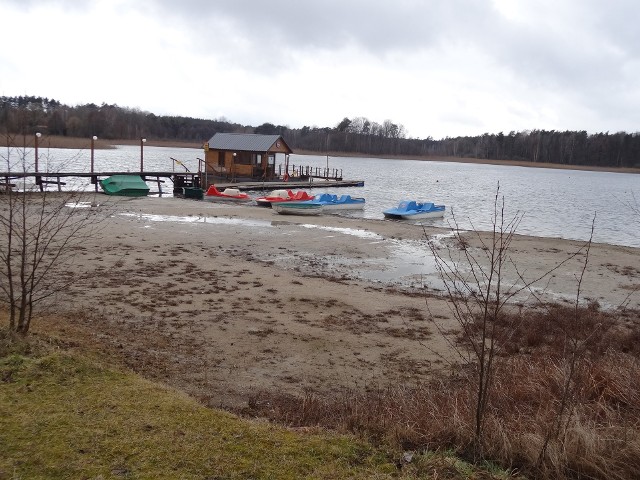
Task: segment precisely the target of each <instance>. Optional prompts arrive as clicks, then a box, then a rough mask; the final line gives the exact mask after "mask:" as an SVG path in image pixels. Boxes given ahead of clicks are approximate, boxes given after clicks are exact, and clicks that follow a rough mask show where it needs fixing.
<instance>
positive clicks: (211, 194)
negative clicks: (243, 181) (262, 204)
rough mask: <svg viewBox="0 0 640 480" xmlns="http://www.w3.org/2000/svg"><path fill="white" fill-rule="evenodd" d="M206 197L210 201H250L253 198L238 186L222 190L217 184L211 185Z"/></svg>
mask: <svg viewBox="0 0 640 480" xmlns="http://www.w3.org/2000/svg"><path fill="white" fill-rule="evenodd" d="M204 199H205V200H208V201H210V202H250V201H251V200H253V199H252V198H251V197H250V196H249V195H247V194H246V193H244V192H241V191H240V190H238V189H237V188H225V189H224V190H223V191H222V192H221V191H220V190H218V189H217V188H216V186H215V185H211V186H209V188H208V189H207V193H205V195H204Z"/></svg>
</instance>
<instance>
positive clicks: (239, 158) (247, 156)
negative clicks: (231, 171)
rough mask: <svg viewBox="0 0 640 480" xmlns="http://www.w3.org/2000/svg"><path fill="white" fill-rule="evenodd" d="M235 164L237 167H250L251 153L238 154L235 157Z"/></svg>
mask: <svg viewBox="0 0 640 480" xmlns="http://www.w3.org/2000/svg"><path fill="white" fill-rule="evenodd" d="M235 163H237V164H239V165H251V153H250V152H238V153H237V155H236V159H235Z"/></svg>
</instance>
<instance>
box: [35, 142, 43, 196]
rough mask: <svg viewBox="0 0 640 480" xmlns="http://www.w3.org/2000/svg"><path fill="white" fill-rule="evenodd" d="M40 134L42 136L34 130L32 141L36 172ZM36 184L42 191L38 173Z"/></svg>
mask: <svg viewBox="0 0 640 480" xmlns="http://www.w3.org/2000/svg"><path fill="white" fill-rule="evenodd" d="M41 136H42V134H41V133H40V132H36V134H35V141H34V146H35V155H36V161H35V165H34V168H35V170H36V174H37V173H38V141H39V140H40V137H41ZM36 185H38V187H40V191H41V192H42V178H40V177H39V176H38V175H36Z"/></svg>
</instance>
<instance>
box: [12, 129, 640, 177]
mask: <svg viewBox="0 0 640 480" xmlns="http://www.w3.org/2000/svg"><path fill="white" fill-rule="evenodd" d="M203 144H204V141H203V142H181V141H179V140H154V139H147V140H146V142H145V145H146V146H151V147H173V148H202V146H203ZM10 145H11V146H14V147H16V148H33V146H34V138H33V136H32V135H0V147H8V146H10ZM117 145H140V140H124V139H119V140H111V139H109V140H101V139H100V138H98V140H96V141H95V142H94V148H95V149H111V148H115V146H117ZM39 147H40V148H44V149H46V148H76V149H87V150H88V149H90V148H91V139H90V138H78V137H63V136H57V135H43V136H42V137H41V138H40V142H39ZM293 153H295V154H296V155H313V156H326V155H329V156H330V157H364V158H388V159H394V160H419V161H427V162H457V163H476V164H482V165H505V166H517V167H531V168H556V169H563V170H583V171H594V172H614V173H640V168H629V167H598V166H590V165H566V164H560V163H547V162H528V161H525V160H488V159H482V158H467V157H443V156H437V155H435V156H417V155H414V156H412V155H383V156H381V155H368V154H365V153H352V152H328V153H327V152H314V151H308V150H296V151H294V152H293Z"/></svg>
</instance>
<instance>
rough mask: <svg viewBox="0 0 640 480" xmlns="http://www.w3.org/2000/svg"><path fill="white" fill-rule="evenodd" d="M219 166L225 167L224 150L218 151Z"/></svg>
mask: <svg viewBox="0 0 640 480" xmlns="http://www.w3.org/2000/svg"><path fill="white" fill-rule="evenodd" d="M218 166H219V167H224V152H218Z"/></svg>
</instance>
